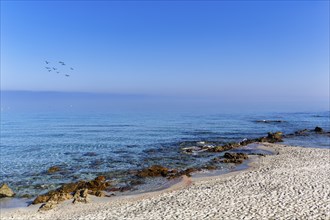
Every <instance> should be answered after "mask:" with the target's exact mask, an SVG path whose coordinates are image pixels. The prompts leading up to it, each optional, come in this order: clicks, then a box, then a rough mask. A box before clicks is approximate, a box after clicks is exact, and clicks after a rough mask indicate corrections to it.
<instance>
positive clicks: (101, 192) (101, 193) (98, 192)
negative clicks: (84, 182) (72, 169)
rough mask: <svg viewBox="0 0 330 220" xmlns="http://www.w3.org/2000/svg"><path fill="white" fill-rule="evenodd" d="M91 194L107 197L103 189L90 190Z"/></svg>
mask: <svg viewBox="0 0 330 220" xmlns="http://www.w3.org/2000/svg"><path fill="white" fill-rule="evenodd" d="M88 194H89V195H94V196H97V197H105V193H104V192H103V191H91V190H90V191H88Z"/></svg>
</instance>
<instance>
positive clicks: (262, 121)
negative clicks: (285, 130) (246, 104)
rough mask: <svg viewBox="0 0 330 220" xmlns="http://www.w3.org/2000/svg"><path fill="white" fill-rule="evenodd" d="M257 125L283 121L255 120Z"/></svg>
mask: <svg viewBox="0 0 330 220" xmlns="http://www.w3.org/2000/svg"><path fill="white" fill-rule="evenodd" d="M256 122H257V123H282V122H284V121H283V120H257V121H256Z"/></svg>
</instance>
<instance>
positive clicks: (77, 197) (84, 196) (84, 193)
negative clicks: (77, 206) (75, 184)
mask: <svg viewBox="0 0 330 220" xmlns="http://www.w3.org/2000/svg"><path fill="white" fill-rule="evenodd" d="M89 201H90V199H89V196H88V189H80V190H77V191H76V192H75V194H74V196H73V202H72V203H77V202H82V203H88V202H89Z"/></svg>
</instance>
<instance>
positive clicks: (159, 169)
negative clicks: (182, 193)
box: [137, 165, 169, 177]
mask: <svg viewBox="0 0 330 220" xmlns="http://www.w3.org/2000/svg"><path fill="white" fill-rule="evenodd" d="M168 172H169V170H168V169H167V168H166V167H163V166H160V165H153V166H151V167H149V168H145V169H143V170H141V171H138V173H137V176H138V177H157V176H162V177H166V176H167V174H168Z"/></svg>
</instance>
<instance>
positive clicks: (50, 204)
mask: <svg viewBox="0 0 330 220" xmlns="http://www.w3.org/2000/svg"><path fill="white" fill-rule="evenodd" d="M57 204H58V203H57V202H55V201H49V202H46V203H45V204H43V205H41V206H40V208H39V209H38V211H39V212H40V211H48V210H51V209H53V208H55V207H56V206H57Z"/></svg>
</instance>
